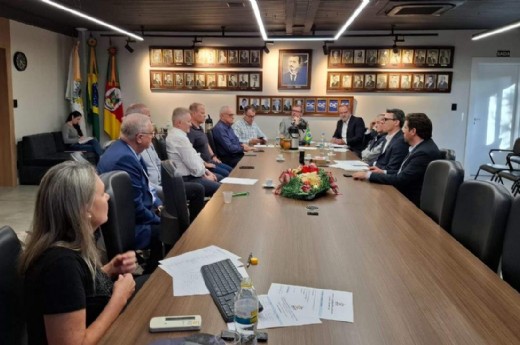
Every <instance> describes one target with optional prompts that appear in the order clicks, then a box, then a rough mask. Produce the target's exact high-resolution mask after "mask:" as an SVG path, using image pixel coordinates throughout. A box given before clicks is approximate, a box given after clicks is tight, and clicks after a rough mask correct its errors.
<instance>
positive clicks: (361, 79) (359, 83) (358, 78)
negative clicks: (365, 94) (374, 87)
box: [354, 74, 365, 89]
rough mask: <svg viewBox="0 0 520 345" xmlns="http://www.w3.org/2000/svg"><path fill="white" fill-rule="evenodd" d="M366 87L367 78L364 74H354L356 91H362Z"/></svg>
mask: <svg viewBox="0 0 520 345" xmlns="http://www.w3.org/2000/svg"><path fill="white" fill-rule="evenodd" d="M364 85H365V76H364V75H363V74H354V89H362V88H363V86H364Z"/></svg>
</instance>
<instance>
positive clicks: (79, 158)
mask: <svg viewBox="0 0 520 345" xmlns="http://www.w3.org/2000/svg"><path fill="white" fill-rule="evenodd" d="M70 157H71V158H72V160H74V161H76V162H80V163H89V164H90V162H89V161H88V160H87V159H86V158H85V156H84V155H83V152H81V151H74V152H71V153H70Z"/></svg>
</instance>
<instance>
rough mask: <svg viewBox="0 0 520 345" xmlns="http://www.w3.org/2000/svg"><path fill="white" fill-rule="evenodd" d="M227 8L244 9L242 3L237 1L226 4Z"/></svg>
mask: <svg viewBox="0 0 520 345" xmlns="http://www.w3.org/2000/svg"><path fill="white" fill-rule="evenodd" d="M227 7H229V8H240V7H245V5H244V3H243V2H242V1H238V2H231V1H230V2H228V3H227Z"/></svg>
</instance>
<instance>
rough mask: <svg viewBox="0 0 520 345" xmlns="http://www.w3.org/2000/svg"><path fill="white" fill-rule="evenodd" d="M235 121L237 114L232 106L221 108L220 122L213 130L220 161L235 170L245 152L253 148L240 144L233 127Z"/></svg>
mask: <svg viewBox="0 0 520 345" xmlns="http://www.w3.org/2000/svg"><path fill="white" fill-rule="evenodd" d="M234 119H235V113H234V112H233V110H232V109H231V107H230V106H228V105H225V106H223V107H222V108H220V121H219V122H218V123H217V124H216V125H215V127H214V128H213V140H214V141H215V148H216V151H217V155H218V156H219V157H220V160H221V161H222V162H224V163H226V164H227V165H229V166H232V167H233V168H234V167H236V165H237V164H238V162H239V161H240V160H241V159H242V156H243V155H244V152H247V151H251V150H252V149H253V148H252V147H250V146H249V145H247V144H246V143H240V139H238V137H237V135H236V134H235V132H234V131H233V128H232V127H231V126H232V125H233V122H234Z"/></svg>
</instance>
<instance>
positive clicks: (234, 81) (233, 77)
mask: <svg viewBox="0 0 520 345" xmlns="http://www.w3.org/2000/svg"><path fill="white" fill-rule="evenodd" d="M227 86H228V87H231V88H235V87H238V74H237V73H230V74H229V76H228V83H227Z"/></svg>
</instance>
